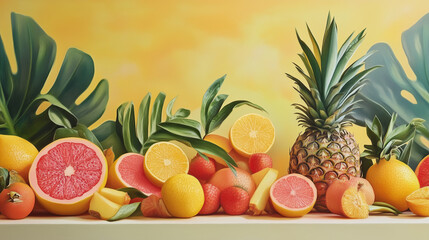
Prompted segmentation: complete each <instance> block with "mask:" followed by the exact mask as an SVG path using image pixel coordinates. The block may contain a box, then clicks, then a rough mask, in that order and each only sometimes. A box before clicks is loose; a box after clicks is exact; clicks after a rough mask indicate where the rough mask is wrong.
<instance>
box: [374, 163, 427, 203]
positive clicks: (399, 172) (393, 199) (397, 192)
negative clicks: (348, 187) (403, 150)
mask: <svg viewBox="0 0 429 240" xmlns="http://www.w3.org/2000/svg"><path fill="white" fill-rule="evenodd" d="M366 179H367V180H368V181H369V183H371V186H372V188H373V189H374V193H375V201H377V202H386V203H389V204H391V205H393V206H395V207H396V208H397V209H398V210H400V211H405V210H407V209H408V205H407V202H406V200H405V199H406V197H407V196H408V195H409V194H411V193H412V192H414V191H415V190H417V189H419V188H420V184H419V180H418V179H417V176H416V174H415V173H414V171H413V170H412V169H411V168H410V167H409V166H408V165H407V164H405V163H403V162H401V161H399V160H397V159H396V158H395V157H392V158H391V159H390V160H388V161H387V160H385V159H381V160H380V161H379V163H377V164H374V165H373V166H371V167H370V168H369V169H368V172H367V174H366Z"/></svg>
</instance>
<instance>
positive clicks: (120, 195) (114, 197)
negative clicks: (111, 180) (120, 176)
mask: <svg viewBox="0 0 429 240" xmlns="http://www.w3.org/2000/svg"><path fill="white" fill-rule="evenodd" d="M99 193H100V194H101V195H102V196H103V197H105V198H107V199H109V200H110V201H112V202H114V203H117V204H119V205H126V204H128V203H130V200H131V199H130V196H129V195H128V193H126V192H122V191H118V190H115V189H112V188H102V189H101V190H100V192H99Z"/></svg>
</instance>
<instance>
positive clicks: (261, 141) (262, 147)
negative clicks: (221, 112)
mask: <svg viewBox="0 0 429 240" xmlns="http://www.w3.org/2000/svg"><path fill="white" fill-rule="evenodd" d="M229 139H230V140H231V144H232V147H233V148H234V149H235V151H237V152H238V153H239V154H240V155H242V156H244V157H250V155H252V154H254V153H266V152H268V151H269V150H270V148H271V147H272V146H273V144H274V139H275V132H274V126H273V123H272V122H271V120H270V119H269V118H267V117H264V116H261V115H259V114H254V113H251V114H247V115H244V116H242V117H240V118H239V119H238V120H237V121H235V123H234V124H233V125H232V127H231V130H230V132H229Z"/></svg>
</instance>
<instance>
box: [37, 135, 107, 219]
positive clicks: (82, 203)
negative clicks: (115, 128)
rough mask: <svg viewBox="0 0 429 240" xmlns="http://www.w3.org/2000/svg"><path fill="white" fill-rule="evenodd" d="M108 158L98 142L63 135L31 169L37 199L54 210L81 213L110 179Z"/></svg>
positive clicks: (61, 212) (48, 208)
mask: <svg viewBox="0 0 429 240" xmlns="http://www.w3.org/2000/svg"><path fill="white" fill-rule="evenodd" d="M107 169H108V168H107V161H106V158H105V157H104V154H103V152H102V151H101V149H99V148H98V147H97V146H96V145H95V144H93V143H91V142H90V141H88V140H85V139H81V138H63V139H59V140H56V141H54V142H52V143H51V144H49V145H47V146H46V147H45V148H43V149H42V150H41V151H40V153H39V154H38V155H37V157H36V159H34V162H33V164H32V165H31V168H30V171H29V177H28V178H29V182H30V185H31V187H32V188H33V190H34V192H35V193H36V197H37V200H38V201H39V202H40V204H41V205H42V206H43V207H44V208H45V209H46V210H48V211H49V212H50V213H53V214H57V215H79V214H82V213H85V212H87V211H88V208H89V201H90V200H91V197H92V195H93V194H94V193H95V192H97V191H98V190H100V189H101V188H103V187H104V186H105V185H106V181H107Z"/></svg>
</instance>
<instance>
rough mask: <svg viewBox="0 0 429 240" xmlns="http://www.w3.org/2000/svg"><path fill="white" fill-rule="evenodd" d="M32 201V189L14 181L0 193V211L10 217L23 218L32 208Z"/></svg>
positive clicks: (33, 199)
mask: <svg viewBox="0 0 429 240" xmlns="http://www.w3.org/2000/svg"><path fill="white" fill-rule="evenodd" d="M34 202H35V198H34V192H33V189H31V187H30V186H28V185H27V184H25V183H21V182H16V183H13V184H11V185H10V186H9V187H8V188H6V189H4V190H3V191H2V192H1V193H0V212H1V213H2V214H3V215H4V216H5V217H7V218H10V219H23V218H25V217H27V216H28V215H29V214H30V213H31V211H32V210H33V208H34Z"/></svg>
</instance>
